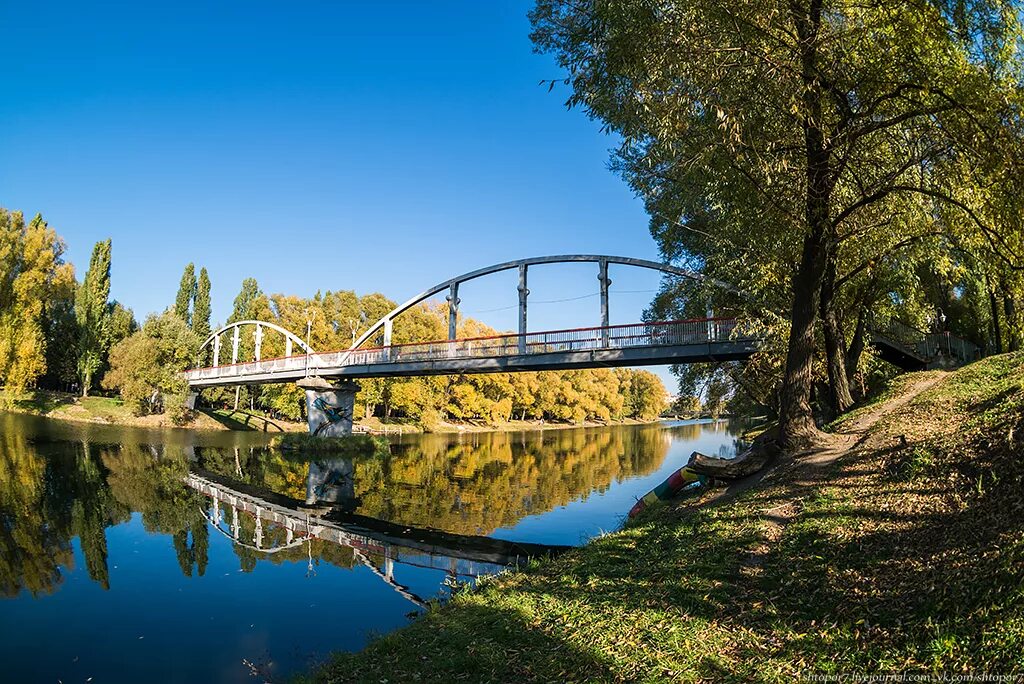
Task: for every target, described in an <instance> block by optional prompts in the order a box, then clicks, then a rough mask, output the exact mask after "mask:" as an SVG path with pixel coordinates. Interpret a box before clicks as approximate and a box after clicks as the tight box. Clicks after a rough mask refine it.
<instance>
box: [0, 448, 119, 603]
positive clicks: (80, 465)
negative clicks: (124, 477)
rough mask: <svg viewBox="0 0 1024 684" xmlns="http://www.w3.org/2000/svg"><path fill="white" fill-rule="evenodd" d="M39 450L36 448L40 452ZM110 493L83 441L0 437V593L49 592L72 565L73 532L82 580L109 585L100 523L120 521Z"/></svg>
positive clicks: (105, 540)
mask: <svg viewBox="0 0 1024 684" xmlns="http://www.w3.org/2000/svg"><path fill="white" fill-rule="evenodd" d="M44 448H45V449H47V451H46V452H45V453H42V452H41V450H42V449H44ZM127 516H128V511H127V510H126V509H125V507H124V506H121V505H119V504H118V502H117V501H115V500H114V499H113V498H112V497H111V496H110V490H109V488H108V487H106V485H105V475H104V470H103V466H102V465H101V463H100V462H99V460H98V458H97V456H96V455H95V454H94V453H93V449H92V448H91V447H90V445H89V444H88V443H83V444H80V445H78V444H63V445H60V448H58V447H57V446H56V445H50V444H45V443H44V445H43V446H42V447H41V446H38V445H36V444H34V443H32V442H30V441H28V440H26V439H24V437H23V436H21V435H20V434H19V433H18V431H17V430H10V431H4V436H3V439H2V440H0V519H2V524H0V546H2V549H3V552H2V553H0V586H2V587H3V591H4V593H5V594H9V595H10V594H16V593H17V592H18V591H20V590H21V589H27V590H28V591H30V592H31V593H33V594H38V593H45V592H50V591H53V590H54V589H55V588H56V587H57V585H58V584H59V583H60V581H61V573H60V567H61V566H64V567H73V566H74V556H73V554H72V552H71V543H70V540H71V538H72V537H75V536H77V537H78V538H79V543H80V545H81V548H82V555H83V556H84V557H85V566H86V570H87V572H88V573H89V577H91V578H92V579H94V580H95V581H97V582H99V584H100V585H101V586H103V588H108V587H109V586H110V576H109V572H108V568H107V536H106V528H107V527H108V526H110V525H112V524H116V523H119V522H123V521H124V520H126V519H127Z"/></svg>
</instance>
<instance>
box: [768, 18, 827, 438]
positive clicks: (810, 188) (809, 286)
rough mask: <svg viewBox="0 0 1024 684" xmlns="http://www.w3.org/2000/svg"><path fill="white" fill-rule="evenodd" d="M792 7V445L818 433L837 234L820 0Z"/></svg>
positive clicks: (786, 393) (788, 419)
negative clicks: (818, 365)
mask: <svg viewBox="0 0 1024 684" xmlns="http://www.w3.org/2000/svg"><path fill="white" fill-rule="evenodd" d="M792 12H793V23H794V26H795V28H796V32H797V35H798V37H799V39H800V67H801V78H802V79H803V85H804V92H803V98H802V100H803V108H804V111H803V113H802V115H803V129H804V155H805V158H806V160H807V190H806V197H805V201H806V205H805V219H806V222H807V228H806V230H807V232H806V234H805V235H804V242H803V249H802V251H801V255H800V264H799V265H798V267H797V270H796V273H795V274H794V275H793V309H792V316H791V321H792V327H791V328H790V332H789V349H788V350H787V352H786V370H785V373H784V374H783V376H782V392H781V396H780V406H779V439H780V440H781V442H782V445H783V447H784V448H786V449H788V450H793V449H797V448H800V447H802V446H804V445H806V444H807V443H808V442H810V441H813V439H814V438H815V436H817V434H818V429H817V426H816V425H815V424H814V416H813V414H812V413H811V401H810V399H811V381H812V376H811V372H812V370H813V364H814V350H815V345H814V326H815V323H817V318H818V306H819V304H820V299H821V284H822V280H823V278H824V275H825V262H826V260H827V258H828V255H829V251H830V249H829V248H830V243H831V234H832V224H831V218H830V211H829V208H830V202H831V194H832V180H831V173H830V168H829V150H828V147H827V145H826V143H825V133H824V131H823V130H822V126H823V122H824V118H823V111H822V110H823V106H822V97H823V95H822V85H821V82H820V81H819V80H818V65H817V60H818V52H817V49H818V30H819V28H820V27H821V0H811V2H810V4H809V6H808V7H806V8H802V7H798V6H796V5H794V6H793V7H792Z"/></svg>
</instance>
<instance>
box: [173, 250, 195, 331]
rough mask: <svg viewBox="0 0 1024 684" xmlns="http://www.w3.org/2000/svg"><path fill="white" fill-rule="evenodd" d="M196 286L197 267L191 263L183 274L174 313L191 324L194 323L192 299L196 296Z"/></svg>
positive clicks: (186, 323)
mask: <svg viewBox="0 0 1024 684" xmlns="http://www.w3.org/2000/svg"><path fill="white" fill-rule="evenodd" d="M196 287H197V286H196V267H195V265H194V264H192V263H189V265H188V266H186V267H185V272H184V273H182V274H181V284H180V285H179V286H178V296H177V297H175V299H174V313H175V314H177V316H178V318H180V319H181V320H183V321H185V325H189V326H190V325H191V324H192V300H193V299H195V296H196Z"/></svg>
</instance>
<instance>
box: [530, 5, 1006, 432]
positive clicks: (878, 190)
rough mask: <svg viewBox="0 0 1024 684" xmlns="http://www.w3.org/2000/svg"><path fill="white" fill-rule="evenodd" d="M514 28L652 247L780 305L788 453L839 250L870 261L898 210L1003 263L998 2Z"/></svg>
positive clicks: (807, 422) (584, 15) (804, 8)
mask: <svg viewBox="0 0 1024 684" xmlns="http://www.w3.org/2000/svg"><path fill="white" fill-rule="evenodd" d="M531 20H532V22H533V24H534V29H535V30H534V33H533V36H532V37H533V40H534V42H535V44H536V45H537V46H538V48H539V49H540V50H543V51H549V52H552V53H553V54H554V55H555V57H556V59H557V60H558V62H559V64H560V65H561V66H562V67H563V68H565V69H566V70H567V71H568V73H569V76H568V78H567V79H566V80H567V82H568V83H569V84H570V85H571V88H572V94H571V96H570V98H569V104H570V105H573V106H580V107H582V108H583V109H584V110H585V111H586V112H587V113H588V114H589V115H590V116H592V117H594V118H596V119H599V120H600V121H602V122H603V123H604V125H605V127H606V129H608V130H610V131H613V132H616V133H618V134H619V135H620V136H621V145H620V146H619V148H618V149H617V150H616V152H615V153H614V161H613V164H614V166H615V167H616V168H617V169H618V170H620V171H621V172H622V173H623V174H624V175H625V177H626V178H627V179H628V180H629V182H630V183H631V185H632V186H633V187H634V189H635V190H636V191H637V192H638V193H639V194H640V195H641V196H642V197H643V198H644V200H645V201H646V203H647V206H648V209H649V211H650V213H651V216H652V222H651V229H652V232H653V234H654V236H655V238H656V239H657V240H658V242H659V244H660V246H661V248H662V251H663V253H664V255H665V256H666V257H667V258H670V259H675V260H689V261H690V262H691V264H692V265H695V266H697V267H700V268H705V269H706V270H708V271H711V272H716V274H722V275H726V274H728V275H731V276H732V279H733V280H734V282H736V284H737V285H741V286H743V287H745V288H746V289H748V290H749V291H752V292H753V293H754V294H755V295H757V296H758V297H760V299H761V301H762V302H764V303H765V308H768V309H776V310H778V308H781V307H778V306H777V305H778V302H779V301H780V300H788V302H787V303H786V305H785V310H786V316H787V318H788V324H789V325H788V328H789V330H788V336H787V342H786V350H785V355H784V358H785V361H784V366H783V374H782V383H781V392H780V395H781V396H780V402H779V409H780V411H779V412H780V428H781V433H782V438H783V440H784V442H786V443H787V444H788V445H789V446H796V445H799V444H801V443H803V442H806V441H807V439H809V438H812V437H813V436H814V434H815V433H816V428H815V422H814V419H813V416H812V411H811V407H810V395H811V386H812V369H813V361H814V358H815V352H816V350H817V348H818V347H817V339H816V326H817V323H818V321H819V316H820V314H821V310H822V295H823V288H824V290H825V296H826V298H829V297H834V295H835V294H836V291H835V284H836V282H837V281H838V280H839V278H841V277H842V274H841V273H839V271H838V269H839V268H840V267H841V266H842V265H843V264H845V263H847V261H848V259H846V257H845V256H844V253H843V250H844V249H845V248H846V247H847V246H849V245H851V244H859V245H877V248H878V251H879V252H880V253H885V252H888V251H889V250H891V249H892V247H893V243H894V242H895V241H894V240H892V239H890V238H891V237H892V233H893V231H892V221H893V219H894V218H895V217H898V216H900V215H902V212H904V211H911V212H916V213H917V214H918V215H921V216H926V217H929V218H930V219H932V220H933V221H934V224H936V225H938V227H939V228H940V229H941V230H943V231H946V232H949V233H958V232H959V234H969V235H971V236H972V237H973V238H975V239H977V241H978V242H979V244H982V245H984V246H985V247H986V248H987V249H989V250H990V251H991V252H992V253H994V254H998V257H999V258H1008V259H1013V258H1014V252H1015V251H1016V247H1017V245H1016V244H1015V242H1014V241H1012V240H1007V239H1005V238H1004V236H1003V235H1002V234H1001V233H1000V231H998V230H996V229H994V226H996V225H998V222H999V220H1000V218H1004V219H1005V216H1000V213H999V212H1000V211H1002V210H1005V209H1008V208H1009V204H1000V202H999V201H998V199H999V198H997V197H994V196H993V194H992V193H991V192H989V191H988V190H987V188H991V187H992V181H993V180H994V179H1000V180H1002V181H1006V182H1012V178H1013V177H1014V174H1013V173H1011V172H1010V170H1009V166H1010V165H1012V164H1014V163H1016V159H1017V152H1016V150H1015V148H1016V146H1017V144H1018V143H1019V141H1020V137H1019V135H1018V132H1017V131H1016V130H1013V129H1014V127H1015V126H1017V124H1018V118H1019V117H1018V116H1017V114H1016V112H1017V111H1018V110H1017V109H1015V106H1014V105H1015V104H1017V102H1019V100H1018V101H1015V98H1017V97H1018V95H1017V93H1016V87H1017V81H1016V78H1017V77H1018V75H1019V71H1018V68H1019V65H1018V62H1017V53H1016V50H1017V44H1018V41H1019V39H1020V31H1019V26H1018V11H1017V9H1016V8H1015V5H1014V4H1013V3H1012V2H1010V1H1009V0H980V1H979V2H973V3H962V2H948V3H947V2H943V1H926V0H912V1H910V2H903V3H899V4H898V6H894V5H893V4H892V3H891V2H888V1H887V0H867V1H860V0H858V1H857V2H853V1H852V0H787V1H786V2H780V1H779V0H758V1H756V2H741V1H740V0H694V1H692V2H687V3H675V2H667V1H664V2H652V1H650V0H617V1H613V0H583V1H582V2H580V1H577V0H538V4H537V6H536V8H535V9H534V10H533V12H532V13H531ZM1011 213H1012V212H1011ZM940 214H941V215H942V216H941V217H940ZM940 218H941V219H942V220H939V219H940ZM1004 225H1006V224H1004ZM825 304H826V308H829V307H831V306H832V305H833V304H834V302H833V301H832V300H829V299H826V302H825ZM832 342H833V343H832V345H830V348H829V349H827V350H826V351H828V352H829V353H830V354H832V355H833V356H834V355H835V352H836V351H837V349H836V347H837V346H838V344H837V340H835V339H833V340H832ZM844 399H845V397H844Z"/></svg>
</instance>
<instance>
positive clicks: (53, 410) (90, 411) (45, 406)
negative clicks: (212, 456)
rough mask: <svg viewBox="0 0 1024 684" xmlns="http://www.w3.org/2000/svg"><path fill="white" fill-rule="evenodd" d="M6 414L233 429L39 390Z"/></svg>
mask: <svg viewBox="0 0 1024 684" xmlns="http://www.w3.org/2000/svg"><path fill="white" fill-rule="evenodd" d="M7 410H10V411H13V412H15V413H27V414H31V415H34V416H43V417H44V418H53V419H54V420H68V421H72V422H78V423H102V424H105V425H125V426H128V427H142V428H173V427H184V428H188V429H192V430H227V429H231V428H230V427H229V426H226V425H224V424H223V423H221V422H220V421H218V420H216V419H214V418H213V417H211V416H209V415H206V414H203V413H197V414H196V416H195V418H194V419H193V420H192V421H191V422H189V423H187V424H186V425H175V424H174V423H173V422H172V421H171V419H170V418H169V417H168V416H166V415H155V416H136V415H133V414H132V412H131V411H130V410H128V408H127V407H126V406H125V405H124V403H123V402H122V401H121V400H120V399H115V398H111V397H80V396H77V395H74V394H69V393H67V392H47V391H43V390H36V391H30V392H24V393H22V394H20V395H18V396H17V397H14V398H13V401H12V402H11V405H10V406H9V407H8V408H7Z"/></svg>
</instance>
